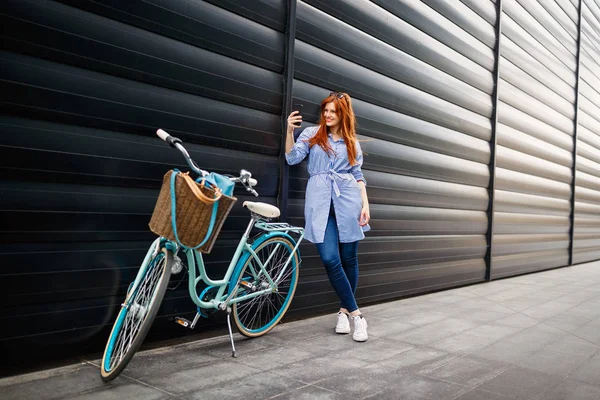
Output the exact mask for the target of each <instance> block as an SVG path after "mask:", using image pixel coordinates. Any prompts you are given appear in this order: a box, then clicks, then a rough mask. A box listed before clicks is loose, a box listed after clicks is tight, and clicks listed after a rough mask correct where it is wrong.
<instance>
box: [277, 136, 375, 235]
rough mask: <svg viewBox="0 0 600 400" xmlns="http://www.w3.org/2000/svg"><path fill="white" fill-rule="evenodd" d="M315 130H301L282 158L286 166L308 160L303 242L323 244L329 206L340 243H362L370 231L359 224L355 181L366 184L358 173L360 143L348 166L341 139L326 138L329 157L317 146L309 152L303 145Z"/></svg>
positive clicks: (359, 200)
mask: <svg viewBox="0 0 600 400" xmlns="http://www.w3.org/2000/svg"><path fill="white" fill-rule="evenodd" d="M318 129H319V127H318V126H313V127H310V128H306V129H304V131H302V133H301V134H300V136H299V137H298V140H296V143H295V144H294V147H293V148H292V150H291V151H290V152H289V153H287V154H286V156H285V158H286V160H287V163H288V164H289V165H295V164H298V163H300V162H301V161H302V160H304V158H306V156H308V173H309V175H310V178H309V179H308V184H307V185H306V201H305V203H304V219H305V221H306V228H305V234H306V236H305V238H306V239H307V240H309V241H311V242H313V243H323V240H324V237H325V228H326V227H327V219H328V217H329V207H330V205H331V204H333V206H334V212H335V217H336V221H337V228H338V232H339V240H340V242H341V243H351V242H355V241H357V240H361V239H364V237H365V235H364V232H367V231H368V230H370V229H371V228H370V227H369V225H367V226H364V227H361V226H360V224H359V218H360V212H361V209H362V198H361V195H360V187H359V186H358V183H357V181H363V182H365V184H366V180H365V177H364V176H363V173H362V170H361V166H362V163H363V154H362V150H361V148H360V143H358V141H357V142H356V150H357V153H356V161H357V164H356V165H354V166H352V165H350V162H349V161H348V151H347V149H346V144H345V142H344V139H339V140H333V138H332V137H331V134H330V135H329V144H330V145H331V148H332V149H333V150H334V154H332V155H329V154H327V153H326V152H325V151H324V150H323V149H322V148H321V147H320V146H312V148H309V146H308V143H307V142H308V140H309V139H310V138H311V137H313V136H314V135H315V134H316V133H317V130H318Z"/></svg>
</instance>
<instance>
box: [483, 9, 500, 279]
mask: <svg viewBox="0 0 600 400" xmlns="http://www.w3.org/2000/svg"><path fill="white" fill-rule="evenodd" d="M502 13H503V11H502V0H497V1H496V46H495V48H494V97H493V99H494V100H493V116H492V138H491V140H490V184H489V199H490V206H489V208H488V213H487V217H488V230H487V233H486V239H487V243H488V249H487V253H486V255H485V261H486V269H485V280H486V281H489V280H491V279H492V267H493V257H492V254H493V243H494V213H495V210H494V199H495V192H496V148H497V145H498V137H497V135H496V132H497V130H498V99H499V96H498V84H499V83H500V44H501V39H502Z"/></svg>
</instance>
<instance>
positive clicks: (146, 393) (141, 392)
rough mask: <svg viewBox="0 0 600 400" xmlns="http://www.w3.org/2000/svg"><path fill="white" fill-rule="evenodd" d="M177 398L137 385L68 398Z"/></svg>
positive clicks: (131, 399) (146, 399)
mask: <svg viewBox="0 0 600 400" xmlns="http://www.w3.org/2000/svg"><path fill="white" fill-rule="evenodd" d="M176 398H177V397H176V396H172V395H171V394H168V393H165V392H162V391H160V390H156V389H153V388H151V387H148V386H145V385H140V384H137V383H128V384H124V385H116V386H113V387H108V388H103V389H100V390H96V391H92V392H86V393H81V394H79V395H77V396H73V397H68V399H69V400H113V399H119V400H135V399H144V400H163V399H176Z"/></svg>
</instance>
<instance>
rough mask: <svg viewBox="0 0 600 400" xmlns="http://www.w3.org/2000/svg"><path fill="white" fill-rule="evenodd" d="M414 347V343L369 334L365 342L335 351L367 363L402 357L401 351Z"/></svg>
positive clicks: (341, 355)
mask: <svg viewBox="0 0 600 400" xmlns="http://www.w3.org/2000/svg"><path fill="white" fill-rule="evenodd" d="M412 349H414V345H411V344H409V343H402V342H398V341H396V340H391V339H386V338H378V337H373V336H369V340H367V341H366V342H363V343H357V342H355V341H354V340H352V343H350V345H348V346H347V347H346V348H345V349H342V350H338V351H336V352H334V354H333V356H335V357H351V358H356V359H358V360H362V361H365V362H367V363H376V362H379V361H383V360H387V359H388V358H392V357H401V353H404V352H406V351H409V350H412Z"/></svg>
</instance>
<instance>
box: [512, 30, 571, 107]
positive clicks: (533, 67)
mask: <svg viewBox="0 0 600 400" xmlns="http://www.w3.org/2000/svg"><path fill="white" fill-rule="evenodd" d="M500 54H501V55H502V57H504V58H506V59H507V60H509V61H510V62H511V63H512V64H514V65H515V67H517V68H519V69H521V70H523V71H524V72H526V73H527V75H529V76H530V77H532V78H533V79H535V80H537V81H538V82H540V83H542V84H543V85H544V86H546V87H547V88H549V89H551V90H552V91H554V92H555V93H556V94H559V95H560V96H561V97H563V98H564V99H566V100H567V101H573V102H574V101H575V92H574V90H573V87H574V86H572V84H574V83H575V82H572V84H571V83H567V82H565V81H564V80H562V79H556V75H555V72H554V71H553V70H552V69H551V68H552V67H551V66H550V65H545V64H544V63H543V62H540V61H539V60H537V59H535V58H534V57H533V56H532V55H531V54H530V53H528V52H527V51H525V50H524V49H522V48H521V47H519V45H517V44H516V43H515V42H513V41H512V40H511V39H510V38H509V37H507V36H505V35H502V46H501V47H500ZM504 71H505V72H507V71H506V68H505V69H504ZM500 72H501V73H503V71H502V70H500ZM529 79H531V78H529Z"/></svg>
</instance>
